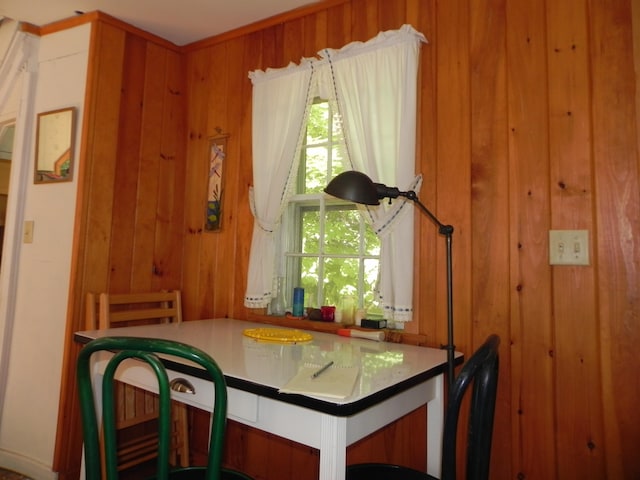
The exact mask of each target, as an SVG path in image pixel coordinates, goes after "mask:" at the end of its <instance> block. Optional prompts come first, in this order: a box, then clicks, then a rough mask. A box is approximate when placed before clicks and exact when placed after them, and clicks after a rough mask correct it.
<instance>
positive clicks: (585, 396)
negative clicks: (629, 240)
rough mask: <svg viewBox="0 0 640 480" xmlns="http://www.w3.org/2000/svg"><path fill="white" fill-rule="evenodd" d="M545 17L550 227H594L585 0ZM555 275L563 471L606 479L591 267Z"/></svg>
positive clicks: (558, 270)
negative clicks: (599, 446) (546, 21)
mask: <svg viewBox="0 0 640 480" xmlns="http://www.w3.org/2000/svg"><path fill="white" fill-rule="evenodd" d="M547 19H548V25H547V31H548V34H547V38H548V45H547V56H548V66H549V70H548V76H549V159H550V167H551V169H550V184H549V186H550V189H551V190H550V193H551V228H554V229H559V230H562V229H565V230H566V229H587V230H589V231H590V232H593V227H594V224H593V221H592V215H591V213H592V211H593V203H592V202H593V196H592V188H591V186H592V182H593V178H592V168H591V163H590V162H589V156H590V154H591V143H590V141H589V139H590V136H589V128H590V125H591V116H590V111H589V89H590V84H589V76H588V63H587V61H588V47H589V43H588V36H587V26H588V25H587V11H586V4H585V2H584V1H583V0H575V1H573V0H567V1H564V2H548V3H547ZM592 238H593V237H592ZM552 273H553V277H552V288H553V305H552V306H553V317H554V319H555V322H554V329H555V331H554V337H555V339H554V342H555V347H554V359H555V361H556V369H555V375H556V381H555V389H556V418H557V426H556V429H557V434H556V442H557V443H556V448H557V455H558V470H557V471H558V477H559V478H570V477H574V478H584V479H588V478H592V479H594V480H595V479H601V478H605V472H604V469H603V467H604V462H603V459H602V455H603V453H604V452H602V451H601V450H600V449H599V448H597V447H596V448H593V447H592V446H593V445H601V444H602V435H603V433H602V423H601V418H602V409H601V406H600V405H601V403H600V401H599V392H600V382H599V379H598V378H597V377H596V376H594V375H593V372H595V371H597V368H598V360H599V358H598V355H599V353H598V344H597V333H598V323H597V314H596V310H597V309H596V300H595V299H596V296H595V295H594V293H595V290H594V289H595V278H594V268H593V267H588V268H585V267H562V266H560V267H552ZM576 298H581V301H580V302H578V303H576V302H575V299H576ZM576 332H581V335H576ZM585 420H586V421H585Z"/></svg>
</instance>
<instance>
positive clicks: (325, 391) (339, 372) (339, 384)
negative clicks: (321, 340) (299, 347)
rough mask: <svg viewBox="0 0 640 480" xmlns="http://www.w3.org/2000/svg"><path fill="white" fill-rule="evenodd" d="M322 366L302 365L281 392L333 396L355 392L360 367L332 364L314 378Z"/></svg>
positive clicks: (343, 396)
mask: <svg viewBox="0 0 640 480" xmlns="http://www.w3.org/2000/svg"><path fill="white" fill-rule="evenodd" d="M320 368H322V367H321V366H308V365H305V366H302V367H300V370H298V373H297V374H296V375H295V376H294V377H293V378H292V379H291V380H289V382H288V383H287V384H286V385H285V386H284V387H282V388H281V389H280V390H279V392H280V393H301V394H303V395H319V396H323V397H331V398H346V397H348V396H349V395H351V392H353V387H354V385H355V384H356V379H357V378H358V371H359V368H358V367H357V366H355V367H340V366H335V365H332V366H331V367H329V368H328V369H327V370H325V371H324V372H322V373H321V374H320V375H319V376H317V377H316V378H312V376H313V374H314V373H316V372H317V371H318V370H319V369H320Z"/></svg>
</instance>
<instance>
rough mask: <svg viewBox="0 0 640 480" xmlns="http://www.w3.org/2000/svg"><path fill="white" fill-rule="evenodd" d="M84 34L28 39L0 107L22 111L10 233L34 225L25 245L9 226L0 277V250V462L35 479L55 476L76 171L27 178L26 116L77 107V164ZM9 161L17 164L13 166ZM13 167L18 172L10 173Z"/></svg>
mask: <svg viewBox="0 0 640 480" xmlns="http://www.w3.org/2000/svg"><path fill="white" fill-rule="evenodd" d="M89 34H90V25H82V26H79V27H76V28H73V29H69V30H64V31H62V32H57V33H53V34H49V35H46V36H44V37H41V38H39V39H37V40H36V42H37V49H36V50H37V52H36V55H37V58H36V61H35V62H33V64H32V66H31V67H30V68H31V70H33V73H32V74H30V75H29V78H31V79H32V82H31V85H30V84H29V82H28V81H26V82H25V81H23V82H22V83H21V85H20V88H17V89H16V90H15V92H14V93H13V94H12V95H14V96H16V97H19V98H18V100H16V99H14V101H10V102H6V105H5V108H4V111H0V121H1V120H2V119H3V118H10V116H11V115H12V113H11V112H10V111H8V110H11V108H14V109H15V108H16V107H15V105H20V106H19V107H17V116H18V117H20V115H21V114H22V115H23V116H25V117H28V118H23V119H20V118H18V122H17V129H20V128H21V127H22V131H21V132H18V131H16V142H17V144H16V145H15V150H16V152H15V153H16V156H19V158H14V159H13V168H12V179H11V182H12V184H11V187H10V188H11V191H10V195H9V210H12V209H13V210H12V211H13V214H14V216H15V218H14V226H17V229H18V230H19V229H20V228H21V225H22V224H23V222H24V221H25V220H32V221H33V222H34V237H33V243H29V244H24V243H20V241H19V240H20V238H21V237H20V235H21V232H19V231H18V232H14V233H16V234H17V236H16V238H17V240H16V242H15V244H14V245H13V252H6V249H5V252H4V253H5V254H6V253H10V254H11V253H13V261H14V262H16V266H17V268H15V269H14V271H15V278H14V279H13V281H11V280H7V275H8V274H7V273H6V272H7V271H8V270H9V269H10V266H9V265H8V263H9V262H10V261H11V258H7V256H6V255H5V256H3V260H2V272H1V273H0V302H7V303H11V302H15V304H14V305H13V308H7V305H0V334H1V333H2V332H4V335H5V336H8V338H9V341H6V340H7V339H5V341H4V344H3V345H0V348H3V351H2V356H0V359H1V360H2V362H3V364H2V365H0V370H3V371H5V376H6V379H5V380H4V382H5V384H4V385H3V384H2V375H0V396H2V401H0V407H2V410H1V411H0V466H4V467H8V468H12V469H15V470H19V471H21V472H23V473H25V474H27V475H29V476H31V477H33V478H35V479H38V480H39V479H48V478H52V479H53V478H56V475H55V474H54V473H53V472H52V468H51V467H52V461H53V452H54V445H55V435H56V423H57V416H58V399H59V394H60V377H61V371H62V370H61V369H62V355H63V344H64V338H63V337H64V331H65V323H66V311H67V300H68V291H69V277H70V265H71V247H72V235H73V225H74V216H75V200H76V193H77V176H78V170H77V168H76V169H75V173H74V179H73V181H72V182H66V183H59V184H39V185H35V184H34V183H33V170H34V158H33V155H34V148H33V146H34V144H35V117H36V114H37V113H39V112H43V111H48V110H54V109H58V108H64V107H70V106H73V107H76V108H77V109H78V110H77V114H78V115H77V122H76V132H75V133H76V144H75V154H74V161H75V162H76V166H77V161H78V151H79V145H80V143H79V140H80V132H81V125H82V112H83V108H82V107H83V102H84V94H85V85H86V71H87V64H88V47H89ZM2 56H3V54H2V53H0V58H2ZM26 75H27V74H25V76H26ZM2 81H3V80H2V79H0V85H1V83H2ZM9 105H13V107H10V106H9ZM25 105H28V106H27V107H25ZM0 107H2V105H0ZM13 114H14V115H15V114H16V112H14V113H13ZM20 120H22V122H21V121H20ZM17 165H20V166H21V168H16V166H17ZM14 168H16V170H19V171H20V172H21V173H16V175H15V176H14V171H13V170H14ZM16 183H21V185H17V186H16V185H15V184H16ZM14 186H15V188H14ZM20 186H21V187H22V188H20ZM9 215H11V213H10V212H9ZM12 289H14V290H15V291H13V293H11V291H12ZM8 291H9V294H7V292H8Z"/></svg>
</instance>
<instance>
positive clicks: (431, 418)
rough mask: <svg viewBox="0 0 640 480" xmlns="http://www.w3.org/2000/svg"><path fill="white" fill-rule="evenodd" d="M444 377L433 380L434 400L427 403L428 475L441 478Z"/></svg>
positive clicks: (440, 376) (439, 376)
mask: <svg viewBox="0 0 640 480" xmlns="http://www.w3.org/2000/svg"><path fill="white" fill-rule="evenodd" d="M443 379H444V375H438V376H437V377H435V378H433V379H432V382H434V384H433V385H434V396H433V399H432V400H431V401H430V402H429V403H427V473H428V474H429V475H432V476H434V477H436V478H441V476H440V470H441V467H442V465H441V463H442V458H441V457H442V432H443V431H444V380H443Z"/></svg>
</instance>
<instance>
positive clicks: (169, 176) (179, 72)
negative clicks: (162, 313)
mask: <svg viewBox="0 0 640 480" xmlns="http://www.w3.org/2000/svg"><path fill="white" fill-rule="evenodd" d="M165 55H166V59H165V60H166V61H165V71H164V77H165V84H164V86H163V97H164V100H163V103H162V106H163V111H162V135H161V138H160V150H159V152H158V155H159V157H160V165H159V172H158V173H159V178H158V199H157V211H156V218H157V222H156V231H155V248H154V258H153V266H152V271H153V280H152V284H151V290H161V289H166V290H170V289H172V288H176V287H178V286H180V285H181V284H182V256H181V255H176V254H175V251H176V248H177V246H180V247H178V251H180V252H181V251H182V248H181V245H182V241H183V238H184V201H185V186H186V185H185V171H186V166H185V161H184V158H185V153H184V152H185V135H184V132H185V118H184V101H185V97H186V95H185V82H184V78H183V72H184V62H183V60H182V58H181V56H180V55H178V54H177V53H176V52H171V51H166V52H165Z"/></svg>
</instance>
